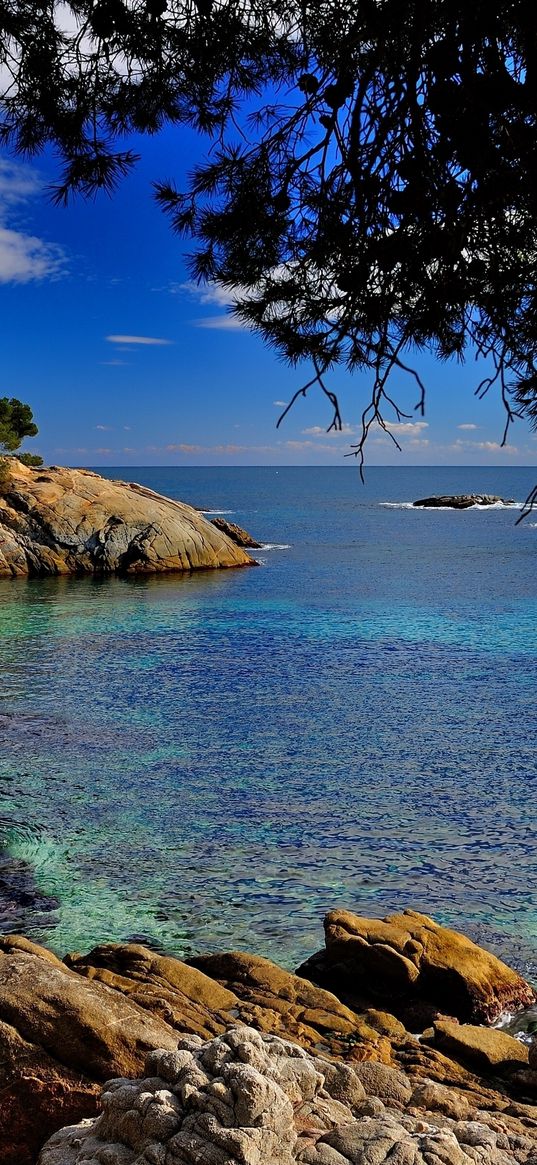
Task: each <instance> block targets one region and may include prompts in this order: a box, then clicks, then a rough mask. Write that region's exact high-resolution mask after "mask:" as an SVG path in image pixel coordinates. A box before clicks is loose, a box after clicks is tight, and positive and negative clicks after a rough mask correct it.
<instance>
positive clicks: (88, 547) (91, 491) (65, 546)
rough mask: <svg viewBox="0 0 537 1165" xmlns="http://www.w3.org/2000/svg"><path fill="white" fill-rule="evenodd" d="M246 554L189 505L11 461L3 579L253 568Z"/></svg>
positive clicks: (2, 533) (2, 509) (3, 515)
mask: <svg viewBox="0 0 537 1165" xmlns="http://www.w3.org/2000/svg"><path fill="white" fill-rule="evenodd" d="M251 564H252V560H251V559H250V558H249V557H248V555H247V554H246V553H245V551H244V550H243V549H241V547H240V546H237V544H236V543H235V542H232V541H231V539H230V538H228V537H227V536H226V534H225V533H222V531H221V530H218V529H215V527H214V526H213V525H212V523H211V522H209V521H207V519H206V518H205V517H204V516H203V515H202V514H201V513H199V512H198V511H197V510H195V509H193V507H192V506H187V505H185V504H184V503H183V502H175V501H172V500H171V499H169V498H165V497H162V496H161V495H160V494H157V493H154V492H153V491H152V490H149V489H146V488H145V487H144V486H141V485H136V484H135V483H133V482H119V481H107V480H106V479H105V478H103V477H100V476H99V475H98V474H96V473H92V472H90V471H89V470H86V469H61V468H59V467H57V466H53V467H52V468H50V469H32V468H30V467H28V466H25V465H22V464H21V462H20V461H17V460H15V459H10V462H9V471H8V476H7V478H6V480H5V481H4V480H3V481H2V490H1V493H0V577H1V576H12V575H28V574H30V575H47V574H113V573H120V574H136V573H151V572H161V571H175V570H181V571H183V570H185V571H186V570H207V569H211V568H215V567H232V566H248V565H251Z"/></svg>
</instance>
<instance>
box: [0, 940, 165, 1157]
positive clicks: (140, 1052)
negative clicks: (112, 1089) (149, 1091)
mask: <svg viewBox="0 0 537 1165" xmlns="http://www.w3.org/2000/svg"><path fill="white" fill-rule="evenodd" d="M176 1043H177V1040H176V1035H175V1033H174V1032H173V1031H172V1030H171V1028H169V1027H168V1026H167V1025H166V1024H164V1023H162V1021H161V1020H159V1019H158V1018H157V1017H156V1016H151V1015H148V1014H147V1012H145V1011H143V1010H142V1009H141V1008H138V1007H136V1005H133V1004H132V1003H130V1002H129V1001H128V1000H126V999H124V998H123V997H122V996H121V995H120V994H118V993H117V992H114V991H111V990H110V989H109V988H107V987H105V986H102V985H101V984H98V985H94V984H93V983H90V982H87V981H86V980H84V979H82V978H81V977H80V976H78V975H76V974H74V973H73V972H72V971H69V970H68V969H67V967H65V966H64V965H63V963H61V962H60V960H59V959H57V958H56V957H55V955H53V954H52V953H51V952H50V951H46V950H45V949H44V948H42V947H38V946H35V945H34V944H33V943H30V942H28V941H27V940H26V939H18V938H2V939H0V1162H1V1165H30V1162H33V1161H35V1157H36V1154H37V1151H38V1150H39V1147H40V1146H41V1145H42V1144H43V1140H44V1139H45V1137H46V1136H48V1135H50V1134H51V1133H52V1132H54V1131H55V1130H56V1129H57V1128H59V1127H60V1126H61V1125H63V1124H65V1123H66V1121H72V1120H80V1118H81V1117H83V1116H88V1115H89V1114H91V1113H94V1112H95V1111H96V1110H97V1103H98V1095H99V1091H100V1090H99V1087H98V1085H99V1083H102V1082H103V1081H104V1080H106V1079H107V1078H108V1077H109V1076H111V1075H117V1074H118V1073H119V1072H124V1073H130V1074H138V1073H139V1072H140V1071H141V1069H142V1067H143V1064H144V1061H145V1057H146V1055H147V1053H148V1051H150V1050H151V1049H152V1048H158V1047H167V1048H174V1047H175V1046H176Z"/></svg>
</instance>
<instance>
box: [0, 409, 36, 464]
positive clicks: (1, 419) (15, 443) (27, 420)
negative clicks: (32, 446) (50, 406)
mask: <svg viewBox="0 0 537 1165" xmlns="http://www.w3.org/2000/svg"><path fill="white" fill-rule="evenodd" d="M37 433H38V428H37V425H36V424H35V423H34V420H33V413H32V410H31V408H30V405H27V404H23V402H22V401H20V400H17V398H16V397H14V396H13V397H11V398H9V397H7V396H3V397H0V452H2V453H4V454H10V453H14V452H15V451H16V450H17V449H18V448H19V447H20V445H21V444H22V442H23V441H24V438H25V437H36V436H37ZM20 460H21V461H23V462H24V464H25V465H42V464H43V458H42V457H39V455H38V454H37V453H22V454H21V455H20Z"/></svg>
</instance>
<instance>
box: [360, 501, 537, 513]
mask: <svg viewBox="0 0 537 1165" xmlns="http://www.w3.org/2000/svg"><path fill="white" fill-rule="evenodd" d="M524 504H525V503H524V502H511V503H510V504H509V505H507V504H506V503H505V502H493V503H492V505H490V506H482V505H479V503H478V502H477V503H476V504H475V505H474V506H461V507H460V508H459V507H458V506H416V505H415V504H414V502H379V506H389V507H390V508H391V509H393V510H441V511H443V512H445V511H446V510H459V512H460V513H462V512H464V513H467V512H468V511H470V510H522V509H523V507H524Z"/></svg>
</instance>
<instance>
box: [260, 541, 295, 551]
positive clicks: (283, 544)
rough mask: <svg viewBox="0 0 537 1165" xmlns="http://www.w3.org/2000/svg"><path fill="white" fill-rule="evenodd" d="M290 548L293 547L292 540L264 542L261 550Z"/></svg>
mask: <svg viewBox="0 0 537 1165" xmlns="http://www.w3.org/2000/svg"><path fill="white" fill-rule="evenodd" d="M290 549H291V543H290V542H281V543H280V542H263V543H262V544H261V550H290Z"/></svg>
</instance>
